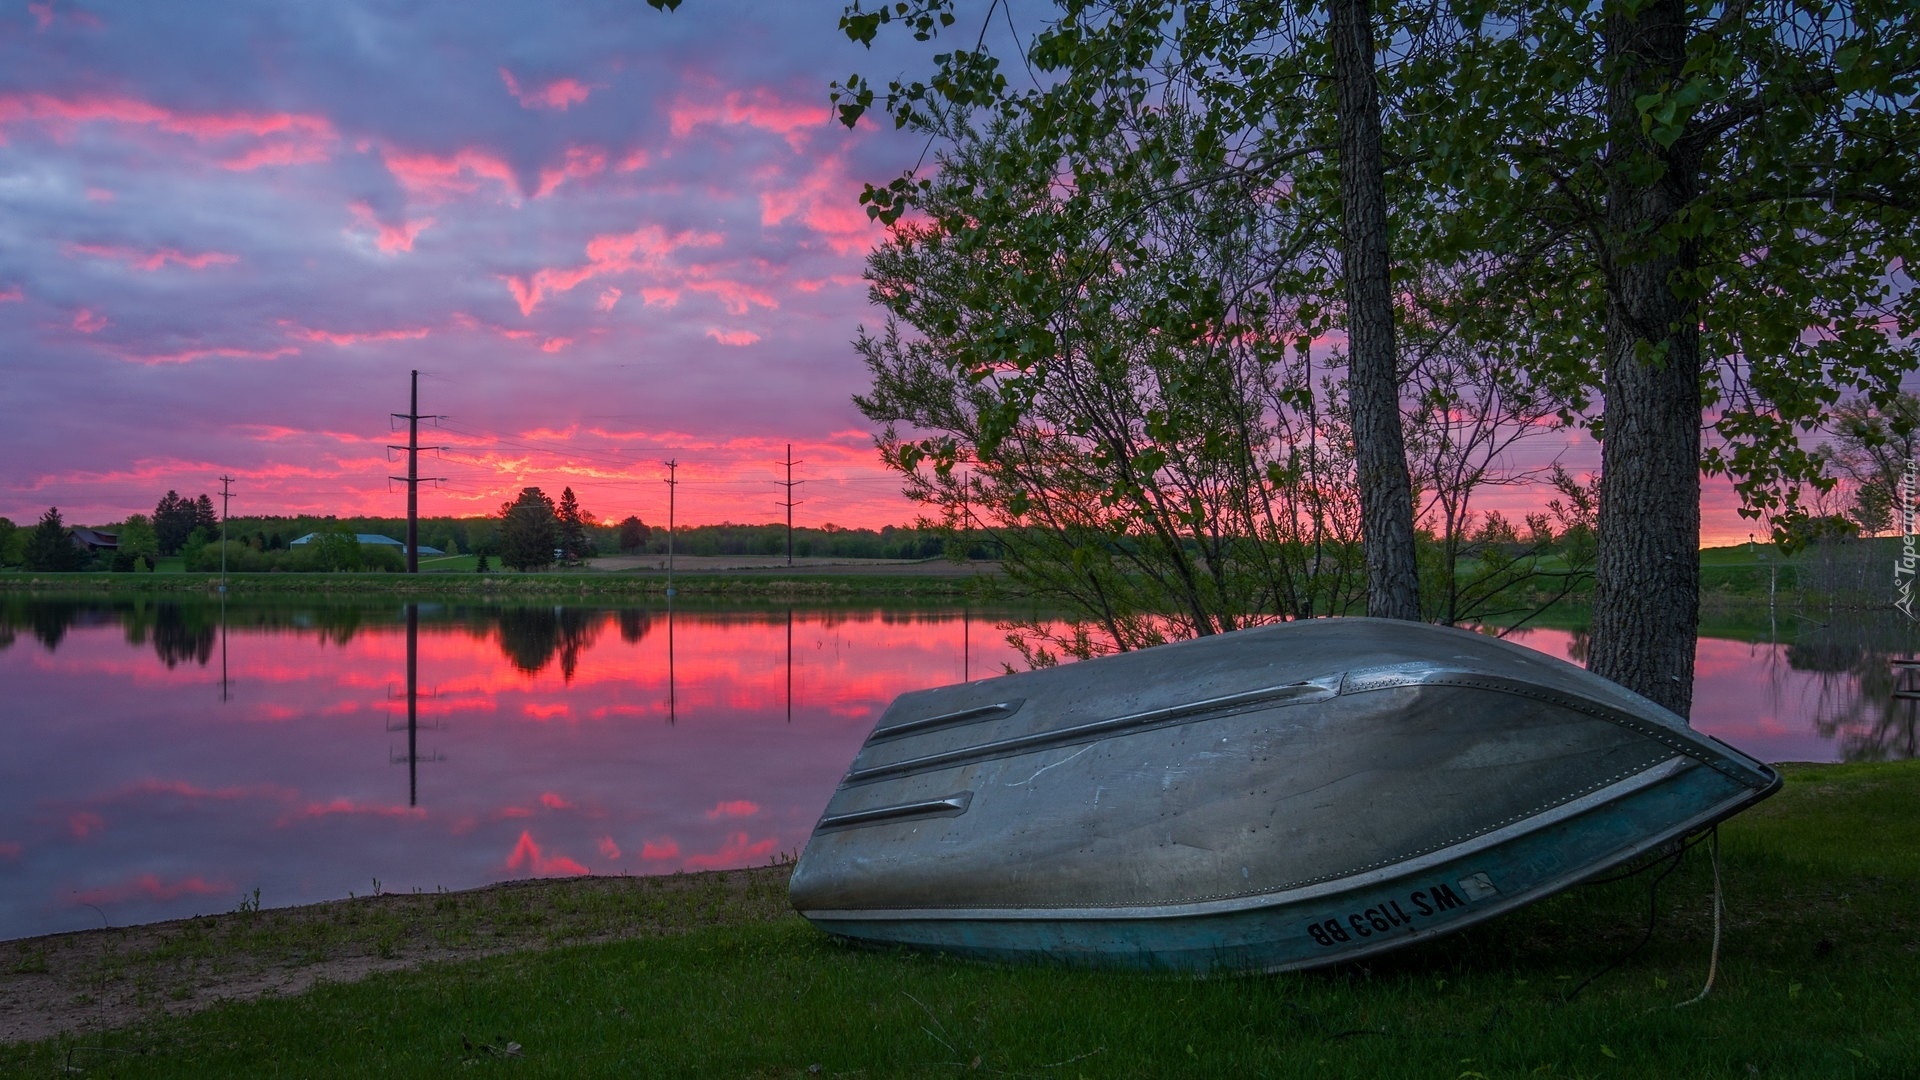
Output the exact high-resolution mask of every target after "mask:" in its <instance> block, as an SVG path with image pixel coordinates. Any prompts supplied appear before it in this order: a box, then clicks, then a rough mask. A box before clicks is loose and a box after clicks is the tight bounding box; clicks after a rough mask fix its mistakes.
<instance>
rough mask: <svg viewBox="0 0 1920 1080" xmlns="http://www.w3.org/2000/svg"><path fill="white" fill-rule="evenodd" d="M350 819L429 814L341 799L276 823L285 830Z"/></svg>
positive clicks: (314, 805) (410, 808) (308, 807)
mask: <svg viewBox="0 0 1920 1080" xmlns="http://www.w3.org/2000/svg"><path fill="white" fill-rule="evenodd" d="M337 816H348V817H384V818H424V817H426V816H427V812H426V810H425V809H424V808H422V807H418V806H400V805H397V804H392V803H359V802H354V801H353V800H352V799H346V798H340V799H334V800H332V801H330V802H323V803H320V802H316V803H308V804H307V805H306V806H304V807H301V808H300V809H299V810H297V811H295V812H293V813H291V814H287V815H286V816H284V817H282V818H281V819H280V820H279V821H277V822H275V823H274V825H275V827H276V828H285V827H287V826H288V825H292V824H294V823H296V822H299V821H317V820H319V819H321V818H328V817H337Z"/></svg>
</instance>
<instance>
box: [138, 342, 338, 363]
mask: <svg viewBox="0 0 1920 1080" xmlns="http://www.w3.org/2000/svg"><path fill="white" fill-rule="evenodd" d="M299 352H300V350H299V349H296V348H294V347H292V346H286V347H284V348H279V349H238V348H230V347H224V346H217V347H211V348H205V349H182V350H181V351H179V352H172V353H125V354H122V355H121V359H123V360H130V361H132V362H133V363H136V364H145V365H148V366H152V365H155V364H191V363H193V362H194V361H195V360H206V359H209V358H218V359H231V360H278V359H279V358H281V357H283V356H294V355H297V354H298V353H299Z"/></svg>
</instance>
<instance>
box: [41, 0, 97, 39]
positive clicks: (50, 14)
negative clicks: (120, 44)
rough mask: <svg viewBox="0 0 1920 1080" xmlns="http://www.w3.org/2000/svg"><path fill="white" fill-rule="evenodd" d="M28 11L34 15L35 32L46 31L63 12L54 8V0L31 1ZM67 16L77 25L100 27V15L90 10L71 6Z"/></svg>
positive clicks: (91, 27) (92, 27)
mask: <svg viewBox="0 0 1920 1080" xmlns="http://www.w3.org/2000/svg"><path fill="white" fill-rule="evenodd" d="M27 11H28V12H30V13H31V14H32V15H33V22H34V26H33V29H34V32H35V33H42V32H45V31H46V30H47V28H49V27H51V26H52V25H53V24H54V23H55V22H56V21H58V20H59V18H60V14H61V13H60V12H58V11H55V10H54V7H53V0H39V2H36V3H29V4H28V5H27ZM66 17H67V21H68V22H70V23H72V24H74V25H75V26H84V27H87V28H89V29H98V28H99V27H100V17H99V16H98V15H95V14H93V13H92V12H90V11H81V10H80V9H78V8H72V7H70V8H68V9H67V10H66Z"/></svg>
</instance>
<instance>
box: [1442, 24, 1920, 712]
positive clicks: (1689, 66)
mask: <svg viewBox="0 0 1920 1080" xmlns="http://www.w3.org/2000/svg"><path fill="white" fill-rule="evenodd" d="M1455 14H1457V21H1455V22H1454V23H1453V25H1452V27H1451V29H1450V31H1449V32H1450V33H1451V34H1452V35H1453V40H1452V43H1451V47H1449V48H1447V49H1441V50H1433V51H1430V52H1428V53H1427V54H1425V55H1424V56H1422V57H1420V58H1418V59H1417V61H1416V62H1415V63H1413V64H1411V65H1410V66H1409V68H1408V70H1407V72H1406V75H1405V77H1406V80H1407V84H1408V86H1409V94H1408V97H1407V99H1406V110H1405V113H1404V116H1405V124H1404V129H1405V134H1406V138H1407V144H1408V145H1410V146H1415V147H1418V148H1419V149H1420V150H1421V152H1422V153H1423V155H1424V156H1423V158H1422V160H1421V162H1420V166H1419V172H1420V176H1421V178H1422V179H1423V181H1424V182H1425V183H1426V184H1427V185H1428V188H1427V190H1426V191H1425V192H1424V199H1425V201H1426V202H1427V203H1428V204H1429V205H1430V206H1431V207H1432V208H1433V210H1434V212H1432V213H1429V214H1427V215H1425V217H1424V220H1425V221H1426V222H1427V223H1428V227H1429V228H1430V229H1431V230H1432V234H1431V239H1432V241H1433V245H1434V248H1435V250H1438V251H1441V252H1462V251H1467V250H1474V251H1480V252H1487V253H1490V255H1491V256H1492V259H1491V266H1490V272H1489V273H1488V274H1487V275H1486V276H1485V278H1484V279H1483V292H1482V293H1481V295H1483V296H1485V297H1488V298H1496V297H1497V298H1498V300H1499V308H1500V311H1501V318H1500V320H1499V322H1500V324H1501V325H1484V324H1483V325H1482V326H1481V327H1479V328H1477V330H1478V332H1480V333H1483V334H1485V335H1486V336H1488V337H1489V338H1497V337H1498V336H1500V335H1501V333H1502V330H1503V329H1504V328H1505V326H1506V325H1510V324H1512V323H1515V322H1518V323H1520V324H1522V325H1524V326H1525V327H1526V330H1527V333H1528V334H1529V335H1531V336H1532V337H1533V338H1534V339H1535V340H1536V341H1538V342H1539V343H1540V344H1541V347H1540V348H1539V349H1538V350H1537V351H1534V352H1532V353H1531V354H1530V356H1529V358H1528V359H1529V362H1530V363H1531V364H1532V365H1534V366H1535V367H1536V369H1538V370H1541V371H1542V372H1543V373H1545V374H1546V375H1548V376H1549V377H1551V378H1557V379H1561V380H1568V381H1570V382H1571V383H1572V385H1573V386H1574V388H1575V389H1574V392H1573V393H1572V394H1571V395H1570V398H1569V402H1570V407H1572V408H1574V409H1576V410H1580V409H1584V408H1585V406H1586V403H1587V401H1588V400H1589V399H1590V398H1591V397H1595V396H1597V397H1598V399H1599V401H1600V404H1601V409H1600V412H1599V415H1598V416H1592V415H1591V414H1588V419H1589V420H1590V421H1591V422H1592V424H1593V427H1594V429H1595V432H1596V434H1598V435H1599V436H1600V437H1601V449H1602V475H1603V477H1604V483H1603V485H1602V488H1601V495H1602V497H1601V500H1600V504H1599V533H1598V549H1597V556H1596V582H1595V610H1594V618H1593V636H1592V647H1591V651H1590V665H1591V667H1592V668H1593V670H1594V671H1596V672H1598V673H1599V674H1602V675H1605V676H1607V677H1609V678H1612V679H1614V680H1615V681H1618V682H1620V683H1622V684H1624V685H1626V686H1628V687H1630V688H1632V689H1634V690H1637V691H1639V692H1641V693H1642V694H1645V695H1647V696H1648V697H1651V698H1653V699H1654V700H1655V701H1658V702H1660V703H1661V704H1663V705H1666V706H1668V707H1669V708H1672V709H1673V710H1674V711H1676V712H1679V713H1681V714H1682V715H1685V714H1686V712H1687V711H1688V707H1689V705H1690V703H1691V694H1692V674H1693V655H1694V643H1695V637H1696V631H1695V627H1696V624H1697V611H1698V596H1699V576H1698V559H1697V556H1696V552H1697V550H1698V547H1699V504H1700V483H1699V478H1700V472H1701V469H1702V466H1704V467H1705V468H1706V470H1707V471H1709V472H1715V473H1725V474H1728V475H1729V476H1731V477H1732V479H1733V480H1734V483H1735V486H1736V487H1737V489H1738V490H1739V491H1740V492H1741V494H1742V496H1743V499H1744V503H1745V505H1744V508H1743V512H1744V513H1747V514H1749V515H1750V516H1766V515H1771V516H1772V517H1773V520H1774V522H1775V526H1776V532H1777V533H1778V534H1779V535H1780V536H1781V538H1783V539H1784V538H1785V532H1786V530H1787V528H1788V526H1790V524H1791V522H1792V521H1793V519H1794V517H1795V516H1796V515H1797V514H1798V513H1800V512H1801V511H1800V508H1799V503H1798V494H1797V493H1798V490H1799V487H1798V485H1800V484H1802V483H1805V482H1814V483H1817V484H1819V485H1821V486H1825V484H1826V483H1827V482H1828V481H1827V479H1826V478H1824V477H1822V476H1821V475H1820V472H1819V469H1820V464H1821V462H1820V460H1819V457H1818V455H1817V454H1815V453H1813V452H1811V451H1810V450H1808V449H1807V448H1806V447H1804V446H1803V445H1802V443H1801V437H1802V435H1803V434H1804V433H1806V432H1808V431H1810V430H1812V429H1813V428H1814V427H1815V426H1816V425H1817V424H1818V423H1819V422H1820V420H1821V418H1822V414H1823V413H1824V412H1825V411H1826V410H1827V409H1829V408H1830V407H1832V406H1833V405H1834V404H1836V403H1838V402H1839V401H1840V400H1841V398H1842V396H1843V395H1845V394H1847V393H1856V394H1860V395H1863V396H1865V397H1867V398H1868V399H1869V400H1871V401H1873V402H1875V403H1876V404H1879V405H1886V404H1888V403H1890V402H1891V401H1892V399H1893V397H1894V395H1895V394H1896V392H1897V389H1898V377H1899V373H1900V372H1901V371H1904V370H1912V369H1913V368H1914V366H1915V356H1914V352H1913V347H1912V345H1911V342H1910V335H1911V334H1912V333H1913V332H1914V330H1915V329H1916V328H1917V327H1920V296H1916V294H1915V292H1914V291H1913V290H1912V288H1911V283H1910V282H1908V281H1907V280H1906V279H1905V277H1904V275H1905V273H1906V270H1905V268H1906V267H1909V266H1911V265H1912V258H1913V255H1914V251H1915V247H1916V244H1917V243H1920V228H1916V222H1915V216H1914V215H1915V212H1916V210H1920V200H1917V199H1916V198H1915V196H1914V194H1913V191H1914V189H1913V187H1912V184H1911V182H1910V177H1908V175H1907V174H1908V173H1909V172H1910V171H1911V169H1910V167H1911V163H1912V162H1913V160H1915V157H1916V154H1920V114H1917V113H1916V112H1915V110H1914V109H1913V107H1912V105H1913V100H1914V94H1915V93H1916V91H1917V90H1920V83H1916V72H1920V34H1916V33H1915V28H1914V26H1913V21H1914V8H1913V7H1912V5H1911V4H1909V3H1904V2H1900V0H1849V2H1843V3H1837V4H1831V5H1820V6H1817V7H1809V6H1807V5H1803V4H1799V3H1796V2H1792V0H1776V2H1762V3H1753V4H1745V3H1743V4H1725V5H1713V6H1708V5H1691V4H1688V3H1685V2H1684V0H1649V2H1639V0H1607V2H1605V3H1602V4H1599V5H1590V4H1565V3H1549V2H1541V0H1517V2H1516V0H1506V2H1497V3H1491V4H1486V5H1473V6H1467V5H1461V6H1459V7H1458V8H1456V9H1455ZM1903 338H1905V340H1903ZM1703 444H1704V445H1703Z"/></svg>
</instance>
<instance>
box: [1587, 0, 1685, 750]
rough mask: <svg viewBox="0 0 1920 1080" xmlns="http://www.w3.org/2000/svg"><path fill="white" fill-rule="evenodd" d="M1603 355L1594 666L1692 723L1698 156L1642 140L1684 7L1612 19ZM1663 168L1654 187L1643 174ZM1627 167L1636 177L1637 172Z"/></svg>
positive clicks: (1680, 146)
mask: <svg viewBox="0 0 1920 1080" xmlns="http://www.w3.org/2000/svg"><path fill="white" fill-rule="evenodd" d="M1606 33H1607V41H1606V49H1607V64H1608V72H1607V75H1608V79H1607V111H1608V124H1609V128H1610V130H1611V132H1612V150H1613V152H1612V155H1611V156H1612V158H1613V173H1612V177H1611V179H1610V181H1609V184H1608V188H1607V208H1606V212H1607V232H1608V237H1609V240H1608V250H1607V252H1606V258H1607V264H1608V265H1607V356H1606V361H1605V363H1606V368H1605V372H1604V374H1605V378H1606V399H1605V408H1606V413H1605V424H1604V426H1603V430H1602V441H1601V457H1600V461H1601V473H1600V475H1601V486H1600V515H1599V532H1600V535H1599V540H1598V544H1599V549H1598V552H1597V557H1596V561H1595V568H1594V576H1595V583H1594V584H1595V587H1594V611H1593V645H1592V650H1591V652H1590V654H1589V658H1588V667H1589V668H1591V669H1592V670H1593V671H1594V672H1595V673H1596V674H1599V675H1603V676H1605V677H1607V678H1609V679H1612V680H1613V681H1614V682H1617V683H1619V684H1620V685H1622V686H1625V687H1627V688H1628V689H1630V690H1633V691H1636V692H1638V693H1640V694H1642V695H1644V696H1646V697H1649V698H1652V699H1653V700H1654V701H1657V702H1659V703H1660V704H1662V705H1665V706H1666V707H1667V708H1669V709H1672V710H1673V711H1674V712H1676V713H1679V714H1680V715H1681V716H1686V715H1687V712H1688V709H1689V708H1691V706H1692V703H1693V653H1694V644H1695V641H1696V639H1697V637H1698V624H1699V614H1700V551H1699V549H1700V406H1701V398H1700V330H1699V319H1698V315H1697V313H1696V310H1695V304H1694V303H1693V302H1692V301H1689V300H1686V299H1683V298H1682V297H1681V296H1679V295H1678V294H1677V293H1676V291H1675V288H1674V281H1675V277H1676V275H1682V276H1684V275H1686V274H1688V273H1689V272H1690V271H1692V270H1693V269H1694V268H1695V267H1696V266H1697V264H1698V254H1697V252H1696V250H1695V249H1694V247H1693V246H1692V244H1691V243H1679V242H1676V241H1673V240H1671V239H1668V238H1665V237H1663V236H1662V235H1661V232H1662V230H1663V229H1664V228H1665V227H1666V226H1667V225H1669V224H1671V223H1672V221H1673V219H1674V217H1675V215H1676V214H1677V213H1679V212H1680V211H1681V210H1682V209H1683V208H1684V207H1685V206H1686V205H1687V204H1688V203H1689V202H1690V201H1691V200H1692V199H1693V197H1694V195H1695V192H1696V188H1697V184H1698V170H1699V162H1698V160H1697V154H1696V153H1695V152H1694V151H1692V150H1690V149H1689V143H1688V140H1686V139H1684V138H1683V139H1681V140H1679V141H1677V142H1676V143H1675V144H1674V146H1673V148H1672V149H1664V148H1662V147H1661V146H1659V144H1657V143H1655V142H1654V141H1652V140H1651V139H1649V138H1648V137H1647V136H1646V135H1645V134H1643V133H1642V132H1641V123H1640V114H1639V110H1638V109H1637V108H1636V107H1635V104H1634V102H1635V99H1636V98H1637V97H1638V96H1640V95H1642V94H1648V93H1653V92H1657V91H1659V90H1661V89H1663V87H1664V84H1667V83H1668V80H1671V79H1674V78H1677V77H1678V75H1679V73H1680V69H1681V65H1682V63H1683V62H1684V61H1685V59H1686V41H1687V22H1686V8H1685V5H1684V4H1683V3H1680V2H1678V0H1655V2H1654V3H1652V4H1650V5H1648V6H1647V7H1644V8H1642V9H1641V10H1640V12H1639V15H1638V17H1634V16H1631V15H1629V14H1626V13H1625V12H1624V11H1623V10H1622V9H1621V7H1619V6H1614V7H1613V8H1612V14H1611V16H1610V17H1609V19H1608V21H1607V28H1606ZM1649 161H1657V162H1659V163H1660V165H1662V166H1663V169H1662V170H1661V175H1659V176H1658V177H1657V178H1655V179H1652V180H1645V179H1639V178H1636V176H1635V175H1634V174H1638V176H1640V177H1644V176H1645V175H1647V174H1648V171H1647V170H1641V169H1639V168H1635V167H1637V166H1639V165H1641V164H1643V163H1646V162H1649ZM1630 166H1631V167H1630Z"/></svg>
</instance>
